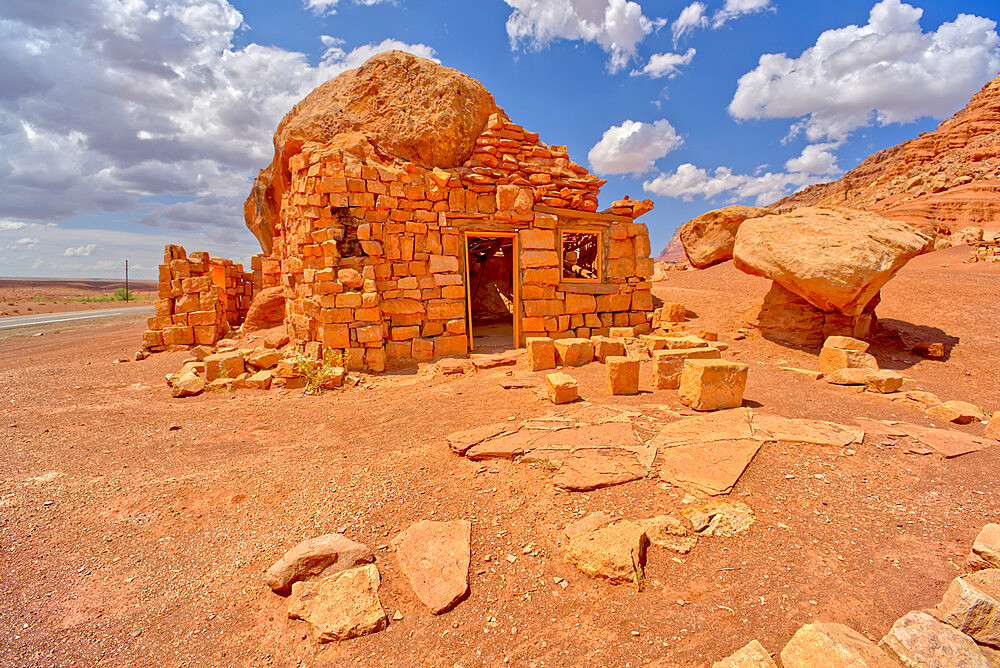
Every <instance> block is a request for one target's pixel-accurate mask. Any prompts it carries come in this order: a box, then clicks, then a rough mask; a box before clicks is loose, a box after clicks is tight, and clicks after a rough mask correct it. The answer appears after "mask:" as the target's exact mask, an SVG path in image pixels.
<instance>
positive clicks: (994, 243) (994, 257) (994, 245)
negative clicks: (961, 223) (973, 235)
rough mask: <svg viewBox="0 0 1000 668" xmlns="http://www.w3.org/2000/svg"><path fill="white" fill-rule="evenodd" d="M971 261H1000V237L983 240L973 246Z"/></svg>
mask: <svg viewBox="0 0 1000 668" xmlns="http://www.w3.org/2000/svg"><path fill="white" fill-rule="evenodd" d="M969 260H970V261H971V262H1000V239H993V240H983V241H980V242H979V243H976V244H973V246H972V257H970V258H969Z"/></svg>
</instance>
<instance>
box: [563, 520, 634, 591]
mask: <svg viewBox="0 0 1000 668" xmlns="http://www.w3.org/2000/svg"><path fill="white" fill-rule="evenodd" d="M648 544H649V539H648V538H647V537H646V532H645V531H644V530H643V528H642V527H641V526H639V525H638V524H636V523H635V522H630V521H627V520H619V521H616V522H613V523H611V524H608V525H605V526H601V527H599V528H596V529H591V530H589V531H583V532H580V533H577V534H575V535H573V536H571V537H570V538H569V541H568V542H567V545H566V561H567V562H569V563H570V564H572V565H574V566H576V567H577V568H579V569H580V570H581V571H583V572H584V573H586V574H587V575H589V576H590V577H592V578H598V579H601V580H607V581H608V582H611V583H612V584H622V585H630V586H632V587H634V588H635V589H637V590H642V587H643V581H644V578H645V575H644V568H645V564H646V546H647V545H648Z"/></svg>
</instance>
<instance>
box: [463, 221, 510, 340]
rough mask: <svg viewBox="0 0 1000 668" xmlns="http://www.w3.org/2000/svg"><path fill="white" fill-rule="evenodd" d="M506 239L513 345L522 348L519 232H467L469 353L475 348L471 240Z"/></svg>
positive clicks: (466, 289)
mask: <svg viewBox="0 0 1000 668" xmlns="http://www.w3.org/2000/svg"><path fill="white" fill-rule="evenodd" d="M470 237H473V238H504V239H510V240H511V249H512V250H511V258H510V271H511V279H510V280H511V290H512V297H513V302H514V304H513V309H514V312H513V313H512V314H511V318H512V324H513V330H514V331H513V336H514V340H513V344H514V349H515V350H516V349H518V348H520V347H521V280H520V272H519V271H518V269H519V266H518V265H519V264H520V257H521V245H520V240H519V238H518V237H519V235H518V233H517V232H495V231H489V230H481V231H480V230H465V231H463V232H462V265H463V266H464V270H463V272H462V273H463V278H464V279H465V331H466V333H467V335H468V340H469V352H470V353H471V352H472V349H473V348H474V347H475V341H474V340H473V334H472V280H471V272H470V271H469V269H470V267H469V238H470Z"/></svg>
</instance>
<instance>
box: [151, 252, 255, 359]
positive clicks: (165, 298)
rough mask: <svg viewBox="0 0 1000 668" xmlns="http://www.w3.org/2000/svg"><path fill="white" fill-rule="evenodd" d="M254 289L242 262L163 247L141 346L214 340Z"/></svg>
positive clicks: (242, 313)
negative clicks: (156, 291) (154, 297)
mask: <svg viewBox="0 0 1000 668" xmlns="http://www.w3.org/2000/svg"><path fill="white" fill-rule="evenodd" d="M262 279H263V274H262ZM254 292H255V291H254V274H253V273H248V272H244V271H243V265H240V264H235V263H234V262H233V261H232V260H226V259H223V258H217V257H209V255H208V253H204V252H201V253H191V254H190V255H188V254H187V253H186V252H185V250H184V249H183V248H182V247H181V246H172V245H171V246H167V247H166V248H165V249H164V257H163V264H161V265H160V275H159V295H158V297H159V298H158V299H157V301H156V303H155V309H156V315H154V316H153V317H152V318H150V319H149V321H148V326H149V329H148V330H147V331H146V332H145V333H144V334H143V348H145V349H147V350H152V351H157V350H164V349H166V348H168V347H170V346H191V345H199V344H206V345H211V344H213V343H215V342H216V341H218V340H219V339H220V338H222V337H223V336H224V335H225V333H226V331H227V329H228V328H229V326H234V327H235V326H238V325H239V324H240V323H241V322H243V318H244V317H246V313H247V308H248V307H249V306H250V300H251V299H252V298H253V295H254Z"/></svg>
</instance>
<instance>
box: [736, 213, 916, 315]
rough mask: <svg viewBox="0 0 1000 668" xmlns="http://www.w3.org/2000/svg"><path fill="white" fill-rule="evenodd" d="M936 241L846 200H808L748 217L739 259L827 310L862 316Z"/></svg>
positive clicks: (752, 271) (740, 240) (741, 265)
mask: <svg viewBox="0 0 1000 668" xmlns="http://www.w3.org/2000/svg"><path fill="white" fill-rule="evenodd" d="M930 242H931V238H930V236H929V235H927V234H925V233H923V232H918V231H917V230H915V229H913V228H911V227H910V226H909V225H906V224H904V223H900V222H897V221H892V220H888V219H886V218H882V217H881V216H877V215H875V214H871V213H865V212H861V211H852V210H849V209H843V208H839V207H806V208H802V209H797V210H795V211H792V212H790V213H787V214H781V215H772V216H764V217H761V218H754V219H752V220H748V221H746V222H744V223H743V224H742V225H741V226H740V229H739V233H738V234H737V235H736V244H735V247H734V251H733V260H734V262H735V264H736V267H737V268H738V269H740V270H741V271H744V272H746V273H748V274H751V275H754V276H762V277H764V278H770V279H771V280H773V281H775V282H776V283H778V284H780V285H782V286H783V287H785V288H786V289H788V290H790V291H791V292H794V293H795V294H797V295H799V296H800V297H802V298H804V299H805V300H806V301H808V302H809V303H810V304H812V305H813V306H815V307H816V308H818V309H820V310H823V311H836V312H839V313H842V314H844V315H847V316H859V315H861V313H862V312H863V311H864V310H865V307H866V306H867V305H868V304H869V302H871V301H872V299H874V298H875V296H876V295H877V294H878V293H879V290H880V289H881V288H882V286H883V285H885V284H886V283H887V282H888V281H889V279H890V278H892V276H893V275H894V274H895V273H896V272H897V271H898V270H899V269H900V268H902V267H903V265H904V264H906V262H908V261H909V260H910V259H911V258H913V257H915V256H916V255H918V254H919V253H921V252H922V251H923V250H924V249H925V248H926V247H927V245H928V244H929V243H930Z"/></svg>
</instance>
